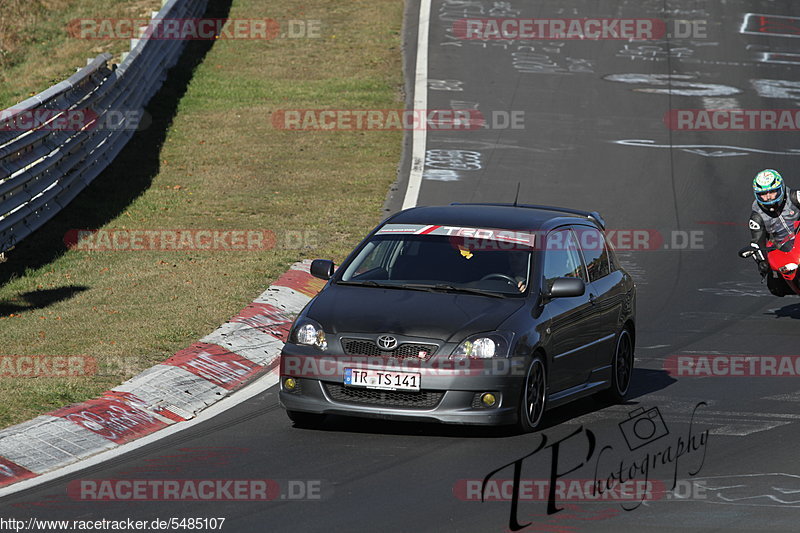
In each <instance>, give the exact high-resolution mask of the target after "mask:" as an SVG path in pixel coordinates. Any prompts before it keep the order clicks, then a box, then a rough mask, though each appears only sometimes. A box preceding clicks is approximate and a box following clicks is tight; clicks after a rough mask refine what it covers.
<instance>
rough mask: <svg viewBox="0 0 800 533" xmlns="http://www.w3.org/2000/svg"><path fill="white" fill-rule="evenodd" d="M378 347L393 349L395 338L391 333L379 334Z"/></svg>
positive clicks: (395, 346)
mask: <svg viewBox="0 0 800 533" xmlns="http://www.w3.org/2000/svg"><path fill="white" fill-rule="evenodd" d="M378 348H380V349H381V350H394V349H395V348H397V339H395V338H394V337H392V336H391V335H381V336H380V337H378Z"/></svg>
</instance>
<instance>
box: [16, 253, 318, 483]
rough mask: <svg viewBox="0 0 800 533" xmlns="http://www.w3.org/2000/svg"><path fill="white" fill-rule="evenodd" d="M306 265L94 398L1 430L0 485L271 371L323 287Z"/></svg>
mask: <svg viewBox="0 0 800 533" xmlns="http://www.w3.org/2000/svg"><path fill="white" fill-rule="evenodd" d="M309 266H310V261H304V262H301V263H295V264H294V265H292V267H291V268H290V269H289V271H287V272H286V273H285V274H283V275H282V276H281V277H280V278H278V280H277V281H275V283H274V284H272V285H271V286H270V287H269V288H268V289H267V290H266V291H264V292H263V293H262V294H261V296H259V297H258V298H257V299H256V300H255V301H253V303H251V304H250V305H248V306H247V307H245V308H244V309H243V310H242V311H241V312H240V313H239V314H238V315H236V316H235V317H233V318H231V319H230V320H229V321H228V322H227V323H225V324H224V325H222V326H220V327H219V328H218V329H217V330H216V331H214V332H213V333H211V334H210V335H208V336H206V337H204V338H202V339H200V341H198V342H196V343H194V344H192V345H191V346H189V347H188V348H185V349H183V350H181V351H179V352H178V353H176V354H175V355H173V356H172V357H170V358H169V359H167V360H166V361H164V362H162V363H160V364H158V365H155V366H153V367H151V368H149V369H147V370H145V371H144V372H142V373H141V374H139V375H137V376H135V377H133V378H132V379H130V380H128V381H126V382H125V383H123V384H122V385H119V386H118V387H115V388H114V389H112V390H110V391H106V392H105V393H103V395H102V396H100V397H99V398H94V399H91V400H87V401H85V402H82V403H79V404H74V405H70V406H67V407H64V408H61V409H58V410H56V411H53V412H50V413H47V414H44V415H42V416H39V417H36V418H34V419H33V420H30V421H28V422H24V423H22V424H19V425H16V426H12V427H10V428H7V429H4V430H2V431H0V488H2V487H7V486H9V485H12V484H14V483H17V482H20V481H23V480H26V479H31V478H35V477H37V476H41V475H43V474H45V473H48V472H53V471H55V470H58V469H61V468H64V467H66V466H69V465H73V464H75V463H77V462H79V461H81V460H83V459H86V458H88V457H91V456H94V455H96V454H99V453H102V452H105V451H108V450H112V449H114V448H117V447H119V446H121V445H123V444H125V443H127V442H130V441H133V440H135V439H139V438H141V437H144V436H146V435H151V434H153V433H156V432H158V431H159V430H162V429H164V428H167V427H169V426H173V425H174V424H180V423H181V422H185V421H187V420H189V419H191V418H194V417H195V416H197V414H198V413H199V412H200V411H202V410H204V409H205V408H207V407H209V406H210V405H212V404H214V403H216V402H218V401H219V400H221V399H222V398H224V397H226V396H228V395H229V394H231V393H232V392H233V391H235V390H236V389H239V388H241V387H242V386H244V385H245V384H247V383H250V382H252V381H254V380H256V379H257V378H259V377H260V376H262V375H263V374H265V373H267V372H269V371H271V370H275V369H276V368H277V364H278V357H279V355H280V352H281V348H282V346H283V343H284V342H285V340H286V336H287V334H288V331H289V326H290V325H291V323H292V321H293V320H294V317H295V316H296V315H297V314H298V313H299V312H300V311H301V310H302V309H303V307H304V306H305V305H306V304H307V303H308V302H309V301H310V300H311V298H312V297H313V296H314V295H315V294H316V293H317V292H319V290H320V289H321V288H322V286H323V285H324V284H325V282H324V281H322V280H319V279H316V278H314V277H312V276H311V274H310V273H309V271H308V269H309ZM0 495H2V494H1V493H0Z"/></svg>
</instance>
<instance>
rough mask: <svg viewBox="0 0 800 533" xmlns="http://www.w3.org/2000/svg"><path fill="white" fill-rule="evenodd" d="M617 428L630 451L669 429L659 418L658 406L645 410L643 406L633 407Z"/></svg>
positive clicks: (667, 431)
mask: <svg viewBox="0 0 800 533" xmlns="http://www.w3.org/2000/svg"><path fill="white" fill-rule="evenodd" d="M619 430H620V431H621V432H622V436H623V437H625V442H626V443H627V444H628V448H629V449H630V450H631V451H634V450H636V449H637V448H641V447H642V446H644V445H645V444H650V443H651V442H655V441H657V440H658V439H660V438H661V437H663V436H665V435H669V430H668V429H667V426H666V424H664V419H663V418H661V412H660V411H659V410H658V407H653V408H652V409H648V410H647V411H645V410H644V407H640V408H638V409H634V410H633V411H631V412H630V413H628V420H623V421H622V422H620V423H619Z"/></svg>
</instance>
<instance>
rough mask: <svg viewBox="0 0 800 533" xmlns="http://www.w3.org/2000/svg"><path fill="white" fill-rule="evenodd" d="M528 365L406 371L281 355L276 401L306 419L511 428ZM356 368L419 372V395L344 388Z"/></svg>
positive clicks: (349, 359)
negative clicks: (291, 384) (488, 402)
mask: <svg viewBox="0 0 800 533" xmlns="http://www.w3.org/2000/svg"><path fill="white" fill-rule="evenodd" d="M322 361H324V363H325V364H321V362H322ZM526 363H527V361H526V360H525V359H524V358H521V359H518V360H514V359H502V360H491V361H481V360H477V361H476V360H470V361H468V362H464V364H461V363H455V364H454V363H452V362H449V363H447V364H441V365H430V366H427V365H416V366H411V367H409V365H401V366H392V365H380V364H376V363H375V361H371V360H370V359H369V358H361V359H359V358H352V357H346V356H345V357H341V358H340V357H332V358H325V359H319V358H311V359H308V360H307V359H306V357H305V356H295V355H292V356H287V355H282V356H281V380H280V387H281V390H280V393H279V400H280V403H281V405H282V406H283V407H284V408H285V409H287V410H288V411H297V412H306V413H316V414H336V415H345V416H359V417H368V418H380V419H391V420H406V421H427V422H441V423H447V424H474V425H505V424H513V423H515V422H516V421H517V416H518V410H519V409H518V407H519V399H520V393H521V391H522V387H523V383H524V380H525V372H524V370H523V368H524V369H527V366H525V365H526ZM362 365H363V366H362ZM354 366H356V367H361V368H378V369H384V370H396V371H403V372H419V373H420V380H421V383H420V385H421V390H420V391H419V392H405V391H388V390H382V389H370V388H365V387H352V386H347V385H344V370H345V368H348V367H350V368H352V367H354ZM287 377H292V378H294V379H295V382H296V383H297V386H296V387H295V390H293V391H289V390H287V389H286V387H285V386H284V383H285V379H286V378H287ZM487 392H488V393H492V394H493V395H494V396H495V398H496V400H497V401H496V403H495V405H493V406H491V407H487V406H484V405H483V404H482V403H481V401H480V398H481V395H482V394H484V393H487Z"/></svg>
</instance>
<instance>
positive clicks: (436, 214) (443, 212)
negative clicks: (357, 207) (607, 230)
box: [386, 204, 605, 231]
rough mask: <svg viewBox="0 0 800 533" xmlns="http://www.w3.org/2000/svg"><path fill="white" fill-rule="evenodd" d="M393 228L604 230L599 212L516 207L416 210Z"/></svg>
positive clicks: (394, 221) (397, 220)
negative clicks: (577, 225) (587, 227)
mask: <svg viewBox="0 0 800 533" xmlns="http://www.w3.org/2000/svg"><path fill="white" fill-rule="evenodd" d="M386 222H387V223H391V224H437V225H448V226H467V227H477V228H501V229H510V230H517V231H524V230H527V231H536V230H547V229H551V228H554V227H556V226H560V225H563V224H575V223H586V222H589V223H590V224H592V225H593V226H599V227H600V228H602V227H603V226H604V225H605V224H604V222H603V219H602V217H601V216H600V215H599V213H597V212H592V213H590V212H588V211H579V210H576V209H567V208H563V207H554V206H541V205H527V204H526V205H513V204H450V205H445V206H424V207H413V208H411V209H406V210H405V211H401V212H399V213H397V214H396V215H395V216H393V217H390V218H389V219H388V220H387V221H386Z"/></svg>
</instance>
